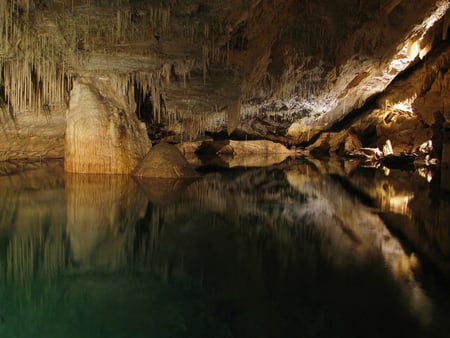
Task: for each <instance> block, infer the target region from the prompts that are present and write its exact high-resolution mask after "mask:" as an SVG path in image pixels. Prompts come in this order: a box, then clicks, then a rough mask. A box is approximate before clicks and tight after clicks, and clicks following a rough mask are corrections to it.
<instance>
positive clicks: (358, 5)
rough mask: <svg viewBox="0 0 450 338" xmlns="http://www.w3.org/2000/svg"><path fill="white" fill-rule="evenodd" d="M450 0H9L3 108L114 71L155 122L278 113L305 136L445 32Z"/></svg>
mask: <svg viewBox="0 0 450 338" xmlns="http://www.w3.org/2000/svg"><path fill="white" fill-rule="evenodd" d="M449 7H450V5H449V2H448V1H436V0H408V1H406V0H369V1H362V0H341V1H335V0H316V1H312V0H277V1H272V0H247V1H244V0H230V1H219V0H155V1H150V0H147V1H138V0H114V1H106V0H36V1H33V0H6V1H1V3H0V66H1V68H2V76H1V80H2V82H1V92H2V93H1V94H2V96H3V101H4V102H3V103H2V110H3V111H5V112H6V111H8V114H9V115H11V116H19V115H20V114H22V112H24V111H30V110H33V111H37V112H38V113H41V114H42V113H49V112H50V111H56V110H57V109H59V108H61V109H64V107H66V106H67V104H68V102H67V101H68V100H69V94H70V91H71V88H72V84H73V79H75V78H79V77H98V78H101V77H107V78H108V79H109V80H110V81H111V83H112V86H114V87H115V88H117V89H118V90H119V91H120V92H121V93H123V94H124V95H126V96H128V97H129V98H130V100H129V105H130V107H131V108H133V109H134V110H140V109H141V110H144V109H147V111H146V112H144V111H142V112H140V113H142V114H143V115H145V116H146V119H147V121H146V122H148V123H150V124H154V125H161V126H163V128H164V129H166V130H167V131H171V132H173V133H175V134H183V133H184V134H186V135H185V136H188V137H190V138H195V137H196V136H197V135H199V134H201V133H203V132H205V131H216V132H217V131H221V130H228V132H232V131H233V130H235V129H236V128H238V129H239V128H241V129H245V128H247V127H248V128H250V127H249V125H248V124H247V125H246V121H249V120H250V119H252V118H254V117H255V116H265V117H269V118H270V119H271V120H273V121H277V123H278V124H277V126H276V127H274V130H273V133H274V134H277V136H278V137H280V138H283V140H285V141H286V142H288V143H289V142H290V143H297V144H298V143H301V142H304V141H307V140H308V139H309V138H310V137H311V135H313V134H315V133H318V132H320V131H322V130H325V129H327V128H329V127H330V126H332V125H333V124H335V123H336V122H338V121H340V120H342V119H343V118H344V117H345V116H346V115H347V114H348V113H349V112H351V111H354V110H355V109H359V108H361V107H363V106H364V105H365V104H366V103H367V102H368V100H370V99H372V98H374V97H375V96H376V95H378V94H379V93H381V92H383V91H384V90H385V89H386V87H387V86H388V85H389V84H390V83H391V82H392V81H393V80H394V78H396V77H397V76H398V75H399V74H401V73H402V72H404V71H405V70H406V69H408V68H409V67H411V66H412V65H414V64H416V63H418V62H420V61H421V60H422V59H424V58H425V57H426V56H427V54H428V53H429V52H430V50H432V49H433V47H434V46H436V45H438V44H441V43H442V41H444V40H446V39H447V31H448V26H449V22H450V19H449V14H447V12H448V9H449ZM3 115H6V113H3ZM2 118H4V117H2ZM265 133H266V134H267V133H268V132H267V129H266V130H265ZM266 136H267V135H266Z"/></svg>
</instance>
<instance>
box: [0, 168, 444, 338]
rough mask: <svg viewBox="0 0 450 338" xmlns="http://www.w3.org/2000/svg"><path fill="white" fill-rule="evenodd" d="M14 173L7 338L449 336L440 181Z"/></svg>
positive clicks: (3, 241)
mask: <svg viewBox="0 0 450 338" xmlns="http://www.w3.org/2000/svg"><path fill="white" fill-rule="evenodd" d="M1 172H2V174H1V175H0V187H1V189H0V197H1V199H0V337H11V338H13V337H45V338H51V337H133V338H138V337H448V336H449V333H450V331H449V330H450V325H449V324H448V323H447V321H448V318H449V317H450V316H449V315H450V302H449V295H450V293H449V290H450V287H449V283H448V281H449V280H450V279H449V277H450V273H449V257H450V249H449V248H450V245H449V243H450V240H449V233H450V231H449V212H450V206H449V200H450V199H449V198H448V197H449V192H448V191H446V190H445V189H441V184H440V183H439V182H441V177H442V175H441V174H440V173H439V172H438V173H434V176H433V177H432V178H429V179H428V180H427V179H426V175H425V178H424V177H422V176H420V175H419V173H418V172H401V171H392V172H391V173H390V174H389V176H386V173H384V172H382V171H379V170H378V171H377V170H368V169H358V168H356V167H355V166H354V165H353V164H352V163H350V162H336V163H331V162H317V161H316V162H315V161H305V160H297V161H290V162H288V163H285V164H282V165H278V166H272V167H266V168H253V169H244V168H235V169H232V170H231V169H228V170H218V171H215V172H205V173H203V174H202V178H201V179H199V180H196V181H167V180H166V181H161V180H149V179H147V180H135V179H133V178H131V177H129V176H121V175H115V176H110V175H74V174H64V172H63V168H62V163H61V162H59V161H53V162H45V163H33V164H29V163H16V164H11V165H8V166H6V165H4V166H3V167H2V169H1ZM422 174H423V173H422ZM429 181H430V182H429ZM424 206H425V207H426V208H424Z"/></svg>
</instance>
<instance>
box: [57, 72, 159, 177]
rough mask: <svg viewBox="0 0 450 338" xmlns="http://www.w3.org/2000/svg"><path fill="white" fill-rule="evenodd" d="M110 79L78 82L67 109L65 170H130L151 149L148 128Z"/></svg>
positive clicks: (91, 79)
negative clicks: (141, 122)
mask: <svg viewBox="0 0 450 338" xmlns="http://www.w3.org/2000/svg"><path fill="white" fill-rule="evenodd" d="M126 102H127V99H126V97H125V96H124V95H121V94H118V93H117V91H116V90H115V89H114V87H113V85H112V84H111V83H110V82H109V81H108V79H106V80H105V79H100V78H94V77H92V78H81V79H79V80H77V81H75V82H74V87H73V89H72V93H71V97H70V105H69V109H68V111H67V129H66V142H65V170H66V171H68V172H77V173H110V174H127V173H130V172H131V171H132V170H133V169H134V168H135V167H136V165H137V164H138V162H139V161H140V160H141V159H142V158H143V157H144V156H145V154H146V153H147V152H148V150H149V149H150V141H149V139H148V136H147V132H146V129H145V127H144V126H143V125H141V124H140V122H139V120H138V119H137V116H136V115H135V114H134V111H133V109H132V108H133V107H132V104H129V106H127V104H126Z"/></svg>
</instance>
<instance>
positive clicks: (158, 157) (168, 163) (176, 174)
mask: <svg viewBox="0 0 450 338" xmlns="http://www.w3.org/2000/svg"><path fill="white" fill-rule="evenodd" d="M133 175H135V176H138V177H153V178H193V177H198V174H197V173H196V172H195V170H194V169H192V167H191V165H190V164H189V163H188V162H187V160H186V159H185V158H184V157H183V154H182V153H181V152H180V151H179V150H178V148H177V147H175V146H174V145H171V144H168V143H159V144H158V145H156V146H154V147H153V148H152V150H151V151H150V152H149V153H148V154H147V155H146V156H145V158H144V159H142V161H141V162H140V163H139V164H138V166H137V167H136V169H135V170H134V171H133Z"/></svg>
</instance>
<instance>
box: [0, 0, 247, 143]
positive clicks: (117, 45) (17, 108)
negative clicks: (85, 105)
mask: <svg viewBox="0 0 450 338" xmlns="http://www.w3.org/2000/svg"><path fill="white" fill-rule="evenodd" d="M179 5H180V4H173V3H172V2H166V1H162V0H155V1H152V2H151V3H145V6H144V5H139V3H137V4H136V3H133V4H132V3H131V2H129V1H128V0H116V1H114V2H112V3H111V2H108V1H103V0H63V1H55V0H46V1H39V2H37V1H33V0H5V1H2V2H1V3H0V69H1V76H0V94H2V96H3V97H2V101H4V104H2V106H1V112H2V114H1V115H2V119H3V118H4V117H7V116H12V117H14V115H15V114H18V113H20V112H23V111H35V112H37V113H43V114H50V113H51V112H52V110H53V109H60V108H65V106H66V105H67V101H68V99H69V94H70V90H71V88H72V84H73V78H75V77H77V76H78V75H79V74H80V72H82V71H83V67H84V65H85V64H86V63H88V62H89V59H90V57H91V56H92V55H108V56H113V57H114V56H116V57H118V56H123V57H126V56H127V55H131V54H132V55H133V56H143V57H148V56H149V55H153V54H155V52H156V53H157V54H158V53H159V51H160V50H161V49H162V48H163V49H164V48H165V49H167V48H169V50H170V52H172V51H171V49H173V48H175V49H176V50H175V51H174V54H175V55H177V54H179V53H184V52H183V49H184V47H182V46H181V47H180V46H176V47H174V46H173V45H172V44H171V43H170V41H171V40H173V39H172V38H169V36H171V37H172V36H176V37H177V38H178V39H179V38H180V37H183V40H184V42H185V43H186V44H188V45H189V46H188V47H189V49H191V50H192V51H193V52H192V55H191V56H189V57H184V58H175V59H172V60H167V62H166V61H164V59H163V58H161V60H159V59H158V60H157V61H156V62H157V64H158V63H159V66H156V67H153V68H152V69H151V70H149V69H147V70H132V69H131V70H130V69H115V68H114V67H113V68H114V69H108V68H106V69H103V70H98V72H100V73H103V74H104V73H106V75H107V76H109V77H111V78H112V80H113V82H114V83H115V85H116V87H117V89H119V90H120V91H119V92H123V93H125V94H126V96H128V97H129V103H130V105H131V106H133V105H134V104H137V106H138V107H140V106H141V105H140V104H141V103H142V102H144V101H145V100H150V101H151V110H152V112H151V122H152V123H155V124H160V123H164V124H166V125H174V124H177V123H180V122H181V123H187V124H189V121H190V119H191V118H193V117H194V118H197V117H198V116H200V115H203V114H204V113H206V112H204V111H198V112H197V111H193V110H195V106H193V107H191V109H189V110H188V111H186V110H183V109H180V110H178V109H177V107H175V108H174V109H172V110H171V111H169V110H168V109H166V108H165V105H164V101H165V97H164V88H165V87H167V86H170V85H175V86H182V87H184V88H188V87H189V80H190V78H191V74H192V72H193V71H194V70H195V71H196V72H201V73H202V74H203V75H202V76H203V83H206V82H207V81H208V77H209V76H210V73H209V70H210V67H212V65H213V64H215V63H223V64H225V63H227V62H228V59H227V58H228V56H229V53H227V50H226V48H225V47H224V44H223V43H220V42H219V41H221V39H220V37H221V36H222V35H223V34H224V32H225V28H224V26H223V24H222V23H220V22H219V20H216V18H213V17H211V16H208V17H205V18H202V19H201V20H191V17H190V15H186V14H183V13H182V14H180V13H175V15H178V16H177V23H176V24H174V23H173V22H171V17H172V15H173V13H172V12H176V11H177V8H178V7H177V6H179ZM215 20H216V21H217V22H216V21H215ZM142 32H145V34H142ZM160 40H161V41H160ZM162 40H164V41H162ZM160 42H161V43H162V44H163V46H164V47H162V45H161V44H160ZM107 67H109V66H107ZM94 72H97V70H96V71H94ZM103 74H99V75H103ZM173 81H176V82H177V83H176V84H173V83H172V84H171V82H173ZM136 91H137V93H136ZM136 101H137V102H136ZM211 110H214V107H211ZM238 110H239V109H237V110H236V109H234V110H230V112H231V111H232V112H233V113H232V116H233V117H232V118H233V119H234V120H236V119H238V117H236V116H237V115H238V114H239V111H238ZM186 114H187V115H186ZM184 115H186V116H184ZM200 120H201V121H200V122H199V123H197V124H196V127H194V128H191V129H192V130H191V131H190V132H189V135H187V136H185V138H188V139H192V138H195V137H196V136H197V135H199V134H201V133H202V132H203V130H205V129H206V128H207V126H206V124H207V122H205V121H206V119H200ZM203 120H205V121H203ZM2 125H3V124H2Z"/></svg>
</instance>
